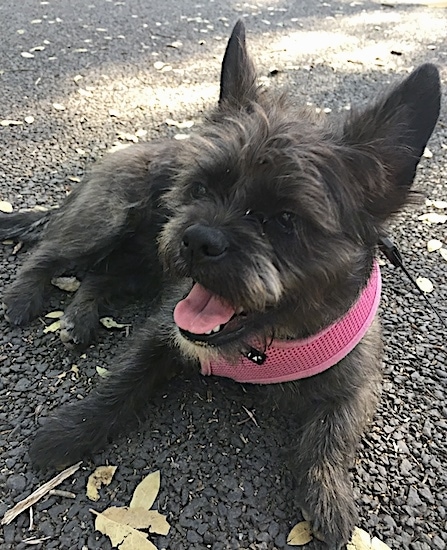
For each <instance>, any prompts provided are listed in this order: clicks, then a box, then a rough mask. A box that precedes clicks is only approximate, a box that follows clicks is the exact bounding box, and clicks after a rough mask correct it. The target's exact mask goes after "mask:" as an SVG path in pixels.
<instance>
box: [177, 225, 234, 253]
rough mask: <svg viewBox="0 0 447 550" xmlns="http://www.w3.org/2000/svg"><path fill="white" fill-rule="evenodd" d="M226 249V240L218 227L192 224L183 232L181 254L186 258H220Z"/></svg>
mask: <svg viewBox="0 0 447 550" xmlns="http://www.w3.org/2000/svg"><path fill="white" fill-rule="evenodd" d="M227 250H228V241H227V239H226V237H225V235H224V234H223V232H222V231H221V230H220V229H216V228H215V227H208V226H206V225H201V224H194V225H191V226H190V227H188V229H186V231H185V232H184V233H183V241H182V254H183V256H184V257H185V258H186V259H188V260H194V261H197V260H209V259H213V260H214V259H220V258H221V257H222V256H224V255H225V253H226V251H227Z"/></svg>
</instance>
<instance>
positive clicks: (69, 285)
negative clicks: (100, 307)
mask: <svg viewBox="0 0 447 550" xmlns="http://www.w3.org/2000/svg"><path fill="white" fill-rule="evenodd" d="M51 284H52V285H54V286H57V288H60V289H61V290H65V292H76V291H77V290H78V288H79V287H80V286H81V283H80V282H79V281H78V280H77V279H76V277H55V278H54V279H51Z"/></svg>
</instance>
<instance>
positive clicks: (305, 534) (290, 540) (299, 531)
mask: <svg viewBox="0 0 447 550" xmlns="http://www.w3.org/2000/svg"><path fill="white" fill-rule="evenodd" d="M312 539H313V536H312V529H311V527H310V523H309V522H308V521H300V523H297V524H296V525H295V527H293V529H292V530H291V531H290V533H289V536H288V537H287V544H289V545H290V546H304V545H305V544H307V543H309V542H310V541H311V540H312Z"/></svg>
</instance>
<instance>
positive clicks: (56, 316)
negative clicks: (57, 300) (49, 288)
mask: <svg viewBox="0 0 447 550" xmlns="http://www.w3.org/2000/svg"><path fill="white" fill-rule="evenodd" d="M63 314H64V312H63V311H50V312H49V313H47V314H46V315H45V317H46V318H47V319H60V318H61V317H62V315H63Z"/></svg>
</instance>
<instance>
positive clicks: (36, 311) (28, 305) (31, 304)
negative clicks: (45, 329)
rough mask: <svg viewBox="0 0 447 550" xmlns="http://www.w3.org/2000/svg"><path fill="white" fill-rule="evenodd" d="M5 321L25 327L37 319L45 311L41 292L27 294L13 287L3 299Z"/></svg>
mask: <svg viewBox="0 0 447 550" xmlns="http://www.w3.org/2000/svg"><path fill="white" fill-rule="evenodd" d="M2 306H3V312H4V315H5V319H6V320H7V321H8V322H9V323H11V324H12V325H17V326H23V325H26V324H28V323H29V322H31V321H32V320H33V319H34V318H36V317H37V316H38V315H40V313H42V310H43V296H42V294H41V293H40V292H37V291H36V292H33V293H27V292H24V291H22V290H21V289H18V288H15V287H12V288H11V289H10V290H8V291H7V292H6V294H5V296H4V298H3V304H2Z"/></svg>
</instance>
